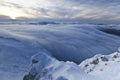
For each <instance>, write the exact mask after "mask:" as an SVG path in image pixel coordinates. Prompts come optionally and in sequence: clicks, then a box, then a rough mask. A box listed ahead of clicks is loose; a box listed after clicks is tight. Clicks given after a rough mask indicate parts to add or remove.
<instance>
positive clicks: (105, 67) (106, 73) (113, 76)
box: [79, 50, 120, 80]
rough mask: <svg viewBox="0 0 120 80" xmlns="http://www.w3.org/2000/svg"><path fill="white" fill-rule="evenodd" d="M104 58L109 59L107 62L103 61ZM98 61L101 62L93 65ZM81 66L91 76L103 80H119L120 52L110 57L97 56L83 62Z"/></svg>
mask: <svg viewBox="0 0 120 80" xmlns="http://www.w3.org/2000/svg"><path fill="white" fill-rule="evenodd" d="M103 56H104V57H105V58H106V59H107V60H106V61H105V60H103V59H101V58H102V57H103ZM97 59H98V61H99V62H98V63H97V64H93V61H94V60H97ZM86 65H87V66H86ZM79 66H80V68H81V69H83V70H84V71H85V72H86V73H88V74H89V75H92V76H96V77H100V78H101V79H102V80H119V79H120V67H119V66H120V52H119V50H118V51H117V52H114V53H112V54H110V55H96V56H94V57H92V58H90V59H87V60H85V61H83V62H82V63H81V64H80V65H79Z"/></svg>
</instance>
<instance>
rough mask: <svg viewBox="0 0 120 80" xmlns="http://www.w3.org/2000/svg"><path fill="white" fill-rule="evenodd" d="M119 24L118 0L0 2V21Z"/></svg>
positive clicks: (7, 0)
mask: <svg viewBox="0 0 120 80" xmlns="http://www.w3.org/2000/svg"><path fill="white" fill-rule="evenodd" d="M7 18H10V19H57V20H73V21H76V20H77V21H83V22H93V23H97V22H101V23H120V0H0V19H1V20H3V19H7Z"/></svg>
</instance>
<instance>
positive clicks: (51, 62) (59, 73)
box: [23, 52, 100, 80]
mask: <svg viewBox="0 0 120 80" xmlns="http://www.w3.org/2000/svg"><path fill="white" fill-rule="evenodd" d="M31 62H32V63H31V68H30V71H29V73H28V74H27V75H25V76H24V78H23V80H98V79H97V77H94V76H91V75H88V74H87V73H85V72H84V71H83V70H81V69H80V67H79V66H78V65H77V64H75V63H73V62H62V61H58V60H56V59H55V58H52V57H51V56H49V55H47V54H46V53H44V52H39V53H38V54H37V55H34V56H33V57H32V60H31ZM99 80H100V78H99Z"/></svg>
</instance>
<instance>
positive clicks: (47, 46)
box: [0, 24, 120, 80]
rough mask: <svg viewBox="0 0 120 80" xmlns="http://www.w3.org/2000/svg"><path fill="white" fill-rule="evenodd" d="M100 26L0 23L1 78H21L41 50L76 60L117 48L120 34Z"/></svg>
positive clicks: (77, 61)
mask: <svg viewBox="0 0 120 80" xmlns="http://www.w3.org/2000/svg"><path fill="white" fill-rule="evenodd" d="M99 26H101V25H90V24H59V25H58V24H54V25H53V24H48V25H29V24H24V25H22V24H0V79H1V80H22V78H23V76H24V74H25V73H26V72H27V70H28V68H29V61H30V58H31V56H33V55H35V54H36V53H39V52H45V53H47V54H50V55H52V56H53V57H54V58H56V60H60V61H73V62H75V63H80V62H81V61H83V60H84V59H87V58H90V57H92V56H94V55H95V54H100V53H101V54H109V53H112V52H114V51H115V50H117V48H118V47H119V45H120V37H119V36H116V35H111V34H108V33H105V32H102V31H100V30H99V28H98V27H99ZM58 62H59V61H58ZM60 63H61V64H62V63H65V62H60ZM65 64H66V63H65ZM70 64H71V63H67V65H70ZM75 65H76V64H75ZM80 71H81V70H80ZM82 72H83V71H82ZM83 73H84V72H83ZM85 74H86V73H85Z"/></svg>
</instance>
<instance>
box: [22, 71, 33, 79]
mask: <svg viewBox="0 0 120 80" xmlns="http://www.w3.org/2000/svg"><path fill="white" fill-rule="evenodd" d="M34 78H35V77H34V76H33V75H31V74H30V73H29V74H28V75H25V76H24V77H23V80H34Z"/></svg>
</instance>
